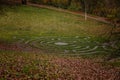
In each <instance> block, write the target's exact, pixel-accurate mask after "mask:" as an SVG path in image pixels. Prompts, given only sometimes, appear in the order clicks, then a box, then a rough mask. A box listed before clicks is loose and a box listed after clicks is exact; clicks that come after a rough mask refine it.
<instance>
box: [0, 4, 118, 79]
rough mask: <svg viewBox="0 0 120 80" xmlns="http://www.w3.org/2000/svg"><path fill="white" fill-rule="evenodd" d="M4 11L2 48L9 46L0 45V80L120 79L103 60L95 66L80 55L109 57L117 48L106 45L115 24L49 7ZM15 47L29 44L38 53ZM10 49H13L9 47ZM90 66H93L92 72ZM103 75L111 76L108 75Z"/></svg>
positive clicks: (1, 16)
mask: <svg viewBox="0 0 120 80" xmlns="http://www.w3.org/2000/svg"><path fill="white" fill-rule="evenodd" d="M4 8H5V12H4V14H0V45H3V44H4V45H5V46H0V80H6V79H8V80H9V79H10V80H12V79H19V80H21V79H23V80H27V79H30V80H32V79H34V80H51V79H53V80H57V79H60V80H66V79H67V80H69V79H70V80H76V79H78V80H80V79H82V80H87V79H88V80H95V79H96V78H97V79H99V80H107V79H108V77H109V76H110V77H109V78H111V79H112V80H114V79H115V78H118V77H117V75H118V73H117V69H114V68H113V67H110V66H108V67H104V66H103V65H102V64H99V63H98V62H97V60H96V61H94V63H95V64H94V65H93V61H91V60H89V59H88V60H84V59H81V58H80V57H79V56H83V57H87V58H88V56H87V55H90V56H91V55H94V56H98V55H99V56H102V57H104V56H105V55H107V54H109V53H110V52H111V51H112V50H114V47H113V46H111V45H107V43H105V42H104V40H106V38H107V36H108V35H109V31H110V30H111V27H112V26H111V25H109V24H105V23H102V22H98V21H95V20H92V19H88V20H87V21H85V20H84V17H81V16H78V15H73V14H68V13H63V12H58V11H54V10H49V9H43V8H36V7H30V6H13V7H9V6H4ZM13 44H14V45H17V46H21V45H27V48H29V47H30V48H31V47H32V48H34V49H32V52H26V51H27V50H29V49H27V50H25V51H24V50H23V49H24V48H25V47H26V46H24V47H22V48H21V47H20V48H21V49H18V50H17V49H16V47H13V46H12V47H11V46H6V45H13ZM1 47H2V48H1ZM4 47H7V49H6V48H5V49H3V48H4ZM115 47H116V46H115ZM13 48H15V49H16V50H15V51H14V49H13ZM2 49H3V50H2ZM34 50H35V52H33V51H34ZM39 50H40V52H39ZM59 54H61V55H59ZM71 56H74V57H71ZM92 57H93V56H92ZM117 64H119V63H117ZM77 66H78V67H77ZM85 66H86V67H85ZM90 66H92V68H90V69H89V67H90ZM96 66H97V67H96ZM98 67H99V68H98ZM108 68H109V69H108ZM83 69H84V70H83ZM94 69H95V70H94ZM81 70H83V72H82V71H81ZM87 71H88V72H87ZM96 71H97V72H96ZM100 71H101V72H100ZM85 72H86V73H85ZM111 72H112V73H114V74H111ZM91 73H92V74H91ZM103 73H104V74H106V75H107V76H104V77H103ZM95 74H98V76H99V77H98V76H95ZM101 74H102V75H101ZM80 76H81V77H80ZM90 76H91V77H90ZM118 80H119V79H118Z"/></svg>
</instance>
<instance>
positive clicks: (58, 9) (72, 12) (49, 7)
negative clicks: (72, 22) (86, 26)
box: [27, 3, 110, 24]
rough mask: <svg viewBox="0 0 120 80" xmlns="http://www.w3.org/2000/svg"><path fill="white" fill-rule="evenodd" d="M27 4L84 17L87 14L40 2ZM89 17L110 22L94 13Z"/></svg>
mask: <svg viewBox="0 0 120 80" xmlns="http://www.w3.org/2000/svg"><path fill="white" fill-rule="evenodd" d="M27 5H29V6H34V7H39V8H47V9H52V10H56V11H60V12H65V13H70V14H74V15H80V16H83V17H84V16H85V15H84V13H83V12H74V11H69V10H66V9H62V8H56V7H52V6H47V5H39V4H34V3H28V4H27ZM87 18H90V19H94V20H96V21H100V22H103V23H107V24H109V23H110V22H109V21H107V20H106V18H104V17H99V16H92V15H90V14H88V15H87Z"/></svg>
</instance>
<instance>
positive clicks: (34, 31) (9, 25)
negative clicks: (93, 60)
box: [0, 6, 110, 41]
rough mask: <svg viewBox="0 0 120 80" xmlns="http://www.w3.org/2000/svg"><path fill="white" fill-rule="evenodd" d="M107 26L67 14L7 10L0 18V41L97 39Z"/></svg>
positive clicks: (22, 8) (31, 8)
mask: <svg viewBox="0 0 120 80" xmlns="http://www.w3.org/2000/svg"><path fill="white" fill-rule="evenodd" d="M109 29H110V26H109V25H107V24H104V23H101V22H97V21H95V20H91V19H88V20H87V21H85V20H84V18H83V17H81V16H77V15H72V14H68V13H62V12H57V11H53V10H48V9H42V8H35V7H29V6H17V7H13V8H9V7H7V8H6V12H5V15H0V32H1V33H0V40H3V41H5V40H6V41H11V40H13V39H12V38H13V37H14V36H18V37H20V36H28V37H34V36H88V35H89V36H100V35H101V34H104V33H105V32H106V31H108V30H109Z"/></svg>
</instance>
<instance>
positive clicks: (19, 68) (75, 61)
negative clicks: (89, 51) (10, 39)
mask: <svg viewBox="0 0 120 80" xmlns="http://www.w3.org/2000/svg"><path fill="white" fill-rule="evenodd" d="M119 79H120V69H119V68H116V67H113V66H108V65H107V66H105V65H102V64H100V63H99V60H95V61H94V60H90V59H82V58H73V57H65V56H64V57H63V56H59V55H54V54H46V53H42V52H41V53H34V54H33V53H23V52H13V51H11V52H9V51H1V52H0V80H119Z"/></svg>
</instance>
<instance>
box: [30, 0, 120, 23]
mask: <svg viewBox="0 0 120 80" xmlns="http://www.w3.org/2000/svg"><path fill="white" fill-rule="evenodd" d="M30 1H31V2H34V3H38V4H45V5H52V6H55V7H61V8H65V9H71V10H77V11H78V10H79V11H85V4H86V9H87V12H88V13H90V14H94V15H98V16H103V17H107V18H109V19H114V20H117V21H119V19H120V14H119V12H120V4H119V3H120V0H30ZM85 2H86V3H85Z"/></svg>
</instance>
